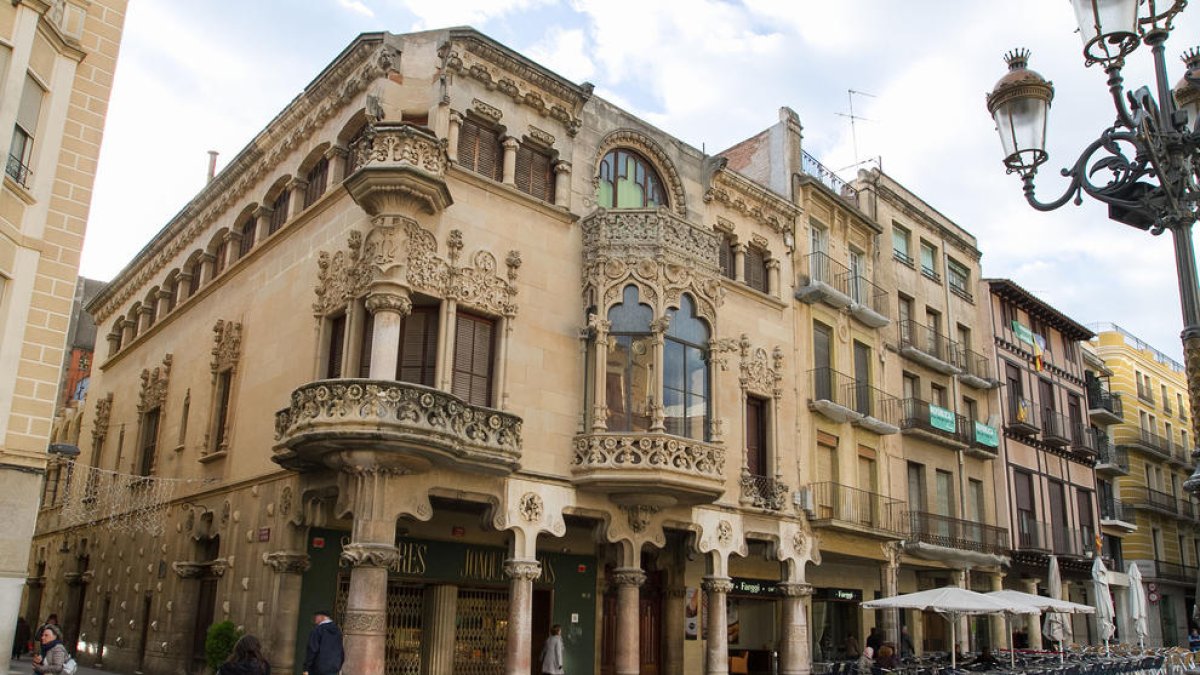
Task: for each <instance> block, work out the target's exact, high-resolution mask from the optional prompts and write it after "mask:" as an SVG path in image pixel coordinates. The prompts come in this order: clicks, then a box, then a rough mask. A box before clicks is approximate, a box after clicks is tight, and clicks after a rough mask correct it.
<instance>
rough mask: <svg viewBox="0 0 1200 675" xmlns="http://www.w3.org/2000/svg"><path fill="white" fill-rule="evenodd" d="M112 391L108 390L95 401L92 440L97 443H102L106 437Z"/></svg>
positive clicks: (110, 414)
mask: <svg viewBox="0 0 1200 675" xmlns="http://www.w3.org/2000/svg"><path fill="white" fill-rule="evenodd" d="M112 404H113V395H112V392H111V391H110V392H108V393H107V394H105V395H104V397H103V398H101V399H99V400H97V401H96V417H95V419H94V420H93V421H92V441H93V442H94V443H97V444H102V443H104V439H105V438H108V422H109V418H110V417H112Z"/></svg>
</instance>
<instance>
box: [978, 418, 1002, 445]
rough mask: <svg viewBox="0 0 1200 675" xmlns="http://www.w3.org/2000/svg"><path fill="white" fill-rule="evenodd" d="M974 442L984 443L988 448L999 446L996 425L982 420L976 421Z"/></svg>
mask: <svg viewBox="0 0 1200 675" xmlns="http://www.w3.org/2000/svg"><path fill="white" fill-rule="evenodd" d="M975 442H977V443H979V444H980V445H986V446H987V447H989V448H997V447H1000V434H999V432H997V431H996V427H992V426H988V425H986V424H984V423H983V422H976V423H975Z"/></svg>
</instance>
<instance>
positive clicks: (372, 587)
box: [342, 542, 400, 675]
mask: <svg viewBox="0 0 1200 675" xmlns="http://www.w3.org/2000/svg"><path fill="white" fill-rule="evenodd" d="M399 559H400V552H399V550H397V549H396V547H395V546H393V545H391V544H382V543H369V542H363V543H353V544H347V545H346V547H345V548H343V549H342V562H344V563H346V564H348V565H351V566H352V569H351V570H350V593H349V595H348V596H347V598H346V615H345V618H344V619H343V620H342V632H343V633H344V634H345V642H346V663H345V665H344V666H343V667H342V670H343V671H344V672H347V673H362V675H383V672H384V650H385V646H386V640H387V577H388V568H389V567H391V566H393V565H395V564H397V563H398V562H399Z"/></svg>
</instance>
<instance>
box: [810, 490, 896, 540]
mask: <svg viewBox="0 0 1200 675" xmlns="http://www.w3.org/2000/svg"><path fill="white" fill-rule="evenodd" d="M809 490H810V492H811V495H812V496H811V506H812V515H811V518H812V520H813V524H814V525H815V526H819V525H827V526H833V527H838V526H840V527H849V528H851V529H856V530H865V531H868V532H872V533H875V534H878V535H881V536H885V537H888V538H900V537H902V536H903V535H904V531H905V521H904V507H905V504H904V502H902V501H900V500H898V499H891V498H889V497H885V496H883V495H881V494H879V493H877V492H868V491H866V490H859V489H858V488H852V487H850V486H847V485H842V484H840V483H834V482H829V481H826V482H821V483H813V484H811V485H809Z"/></svg>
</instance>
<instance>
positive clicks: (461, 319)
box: [449, 309, 500, 408]
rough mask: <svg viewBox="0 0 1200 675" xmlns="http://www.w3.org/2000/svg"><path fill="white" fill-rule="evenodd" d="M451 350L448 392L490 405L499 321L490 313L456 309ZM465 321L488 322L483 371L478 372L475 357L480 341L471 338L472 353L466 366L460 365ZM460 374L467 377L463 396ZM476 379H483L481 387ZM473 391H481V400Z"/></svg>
mask: <svg viewBox="0 0 1200 675" xmlns="http://www.w3.org/2000/svg"><path fill="white" fill-rule="evenodd" d="M454 320H455V325H454V349H453V350H452V358H451V363H450V364H449V365H450V391H451V393H452V394H453V395H454V396H456V397H458V398H459V399H461V400H462V401H463V402H464V403H466V404H467V405H473V406H480V407H484V408H491V407H493V405H492V402H493V401H494V400H495V396H496V392H495V388H496V386H495V385H496V380H495V378H496V351H497V349H496V348H497V340H498V339H499V330H498V329H499V327H500V322H499V321H498V320H497V319H494V318H492V317H490V316H486V315H484V314H480V313H478V312H472V311H469V310H463V309H459V310H458V311H457V312H456V313H455V316H454ZM467 322H473V323H474V324H476V325H487V326H488V329H489V335H488V336H487V341H486V342H487V353H486V357H487V359H486V360H487V363H486V365H484V367H483V369H482V370H483V371H485V372H482V373H481V372H477V371H476V370H475V366H476V365H478V364H476V363H475V357H476V356H477V355H478V351H479V343H478V342H477V341H476V340H472V352H473V353H472V356H471V363H470V366H469V369H467V370H464V369H462V368H460V367H459V366H460V363H462V360H461V359H460V358H459V355H460V351H459V350H460V348H461V347H462V346H463V335H464V332H465V331H464V330H463V327H464V325H467ZM460 376H463V377H467V378H470V379H469V380H468V381H467V383H466V384H465V392H466V394H467V395H466V396H463V395H461V392H463V391H464V384H463V381H462V380H461V379H460ZM476 378H481V379H482V380H483V387H482V388H479V387H477V383H476ZM476 392H482V400H479V398H478V396H479V395H478V394H477V393H476Z"/></svg>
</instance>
